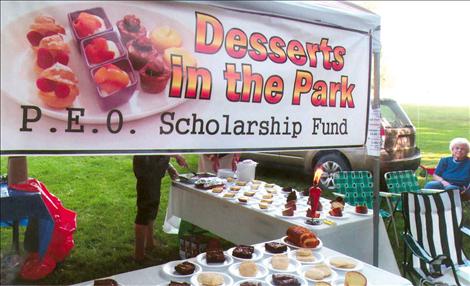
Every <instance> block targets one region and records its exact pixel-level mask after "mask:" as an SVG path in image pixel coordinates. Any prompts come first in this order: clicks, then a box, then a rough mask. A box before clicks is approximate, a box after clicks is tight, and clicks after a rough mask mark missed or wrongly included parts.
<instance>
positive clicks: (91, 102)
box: [1, 1, 194, 124]
mask: <svg viewBox="0 0 470 286" xmlns="http://www.w3.org/2000/svg"><path fill="white" fill-rule="evenodd" d="M51 5H52V6H51ZM93 5H95V4H91V3H87V2H74V3H69V2H67V3H65V2H62V3H61V2H54V3H53V4H49V5H47V7H44V8H41V9H37V10H34V11H32V12H29V13H26V14H23V15H21V16H19V17H17V18H15V20H14V21H10V22H9V23H8V24H6V25H3V23H7V20H6V19H5V22H3V19H2V30H1V39H2V66H7V67H9V70H8V72H5V73H3V72H2V87H1V89H2V93H4V94H5V95H6V96H9V97H11V98H12V99H13V100H14V101H16V102H17V103H19V104H21V105H34V106H38V107H39V108H41V111H42V113H43V114H44V115H47V116H49V117H52V118H55V119H59V120H63V121H68V117H69V116H68V111H67V110H66V109H54V108H51V107H49V106H47V105H45V104H44V102H43V101H42V100H41V99H40V98H39V95H38V90H37V87H36V79H37V74H36V73H35V72H34V67H35V65H36V57H35V54H34V52H33V49H32V48H31V47H30V44H29V42H28V41H27V40H26V34H27V33H28V29H29V25H30V24H32V23H33V19H34V18H35V17H36V16H38V15H48V16H51V17H53V18H55V20H56V22H57V23H59V24H60V25H62V26H63V27H64V28H65V32H66V36H65V37H64V40H65V42H67V43H68V44H69V47H70V61H69V63H68V66H69V67H70V68H71V69H72V70H73V71H74V73H75V74H76V76H77V78H78V80H79V83H78V87H79V89H80V94H79V96H78V97H77V98H76V99H75V101H74V103H73V105H72V106H71V107H72V108H83V109H85V114H84V115H83V116H81V117H80V123H81V124H83V123H85V124H106V123H107V118H108V113H109V110H102V109H101V108H100V105H99V102H98V95H97V94H96V88H95V85H94V83H93V82H92V80H91V78H90V75H89V72H88V69H87V67H86V64H85V59H84V58H83V57H82V56H81V55H80V53H79V49H78V47H77V45H76V44H75V42H74V39H73V36H72V35H73V32H72V30H71V28H70V26H69V23H68V19H67V14H68V13H71V12H74V11H78V10H86V9H90V8H93V7H94V6H93ZM99 6H101V7H103V9H104V11H105V13H106V15H107V16H108V18H109V20H110V22H111V23H112V24H113V30H114V31H115V32H117V33H119V32H118V29H117V27H116V25H115V23H116V22H117V21H118V20H121V19H122V18H123V17H124V16H125V15H127V14H134V15H136V16H137V17H139V18H140V20H141V23H142V25H143V26H144V27H146V28H147V30H148V31H149V32H150V31H152V30H153V29H154V28H155V27H157V26H158V27H160V26H164V25H168V26H170V27H172V28H174V29H175V30H176V31H178V33H180V35H181V37H182V38H183V39H184V40H183V47H184V48H185V49H187V50H188V51H190V52H192V51H193V50H194V47H193V42H192V41H190V39H193V38H194V35H193V34H192V32H191V31H190V30H189V29H188V27H187V25H184V24H182V23H181V22H180V20H179V19H178V18H176V17H172V16H171V14H168V13H162V12H161V10H159V9H158V8H159V6H158V5H144V4H142V5H129V4H126V3H123V2H116V3H111V2H106V1H104V2H100V4H99ZM12 17H13V16H12ZM156 19H158V21H157V20H156ZM2 70H3V68H2ZM136 75H137V72H136ZM137 76H138V75H137ZM168 90H169V83H167V86H166V88H165V90H164V91H163V92H161V93H159V94H149V93H146V92H143V91H142V90H141V89H140V87H138V88H137V89H136V90H135V92H134V94H133V96H132V97H131V99H130V100H129V101H128V102H127V103H125V104H123V105H120V106H118V107H117V108H116V109H118V110H119V111H120V112H121V114H122V119H123V121H124V122H127V121H132V120H137V119H141V118H145V117H148V116H151V115H155V114H159V113H161V112H164V111H167V110H170V109H174V108H175V107H176V106H178V105H180V104H182V103H184V102H186V100H185V99H179V98H169V97H168ZM110 120H111V123H115V122H117V121H118V120H119V119H118V116H110Z"/></svg>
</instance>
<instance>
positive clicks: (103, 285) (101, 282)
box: [93, 278, 119, 286]
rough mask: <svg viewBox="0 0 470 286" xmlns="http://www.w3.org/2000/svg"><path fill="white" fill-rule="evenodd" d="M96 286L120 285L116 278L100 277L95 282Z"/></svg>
mask: <svg viewBox="0 0 470 286" xmlns="http://www.w3.org/2000/svg"><path fill="white" fill-rule="evenodd" d="M93 285H94V286H118V285H119V284H118V283H117V281H116V280H114V279H111V278H108V279H98V280H95V281H94V282H93Z"/></svg>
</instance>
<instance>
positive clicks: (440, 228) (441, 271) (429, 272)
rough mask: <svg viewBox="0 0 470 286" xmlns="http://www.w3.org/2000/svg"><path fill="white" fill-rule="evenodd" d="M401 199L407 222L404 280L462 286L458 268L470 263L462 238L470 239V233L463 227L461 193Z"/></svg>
mask: <svg viewBox="0 0 470 286" xmlns="http://www.w3.org/2000/svg"><path fill="white" fill-rule="evenodd" d="M401 196H402V201H403V216H404V220H405V233H404V236H403V238H404V242H405V247H404V258H403V259H404V260H403V271H404V276H406V275H407V274H412V275H415V276H417V277H418V278H419V279H420V283H429V284H431V285H438V283H453V281H455V283H456V284H457V285H459V286H460V285H462V284H461V283H460V281H459V278H458V275H457V274H456V267H455V265H463V264H465V263H468V262H469V261H468V260H467V258H466V257H465V254H464V253H463V235H462V234H466V235H467V236H469V237H470V229H468V228H467V227H464V226H462V219H463V210H462V203H461V201H460V195H459V193H458V192H457V191H454V190H449V191H444V192H440V193H434V194H424V193H413V192H404V193H402V194H401ZM412 278H413V277H412ZM415 285H416V284H415ZM440 285H442V284H440ZM444 285H445V284H444Z"/></svg>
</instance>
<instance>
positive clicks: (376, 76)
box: [372, 52, 380, 267]
mask: <svg viewBox="0 0 470 286" xmlns="http://www.w3.org/2000/svg"><path fill="white" fill-rule="evenodd" d="M379 91H380V52H374V98H373V101H372V108H373V109H376V108H380V92H379ZM372 162H373V166H374V167H373V175H374V217H373V225H374V227H373V228H374V229H373V235H374V238H373V251H374V252H373V264H374V266H376V267H378V266H379V211H380V210H379V208H380V206H379V191H380V154H379V156H378V157H377V156H373V157H372Z"/></svg>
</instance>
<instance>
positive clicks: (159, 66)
mask: <svg viewBox="0 0 470 286" xmlns="http://www.w3.org/2000/svg"><path fill="white" fill-rule="evenodd" d="M139 75H140V86H141V87H142V90H143V91H145V92H148V93H159V92H161V91H163V90H164V89H165V87H166V84H167V82H168V80H169V79H170V69H169V68H168V66H167V65H166V64H165V63H164V62H163V59H162V58H161V57H157V58H155V59H154V60H152V61H150V62H148V63H147V64H146V65H145V66H144V67H143V68H142V69H141V70H140V71H139Z"/></svg>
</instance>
